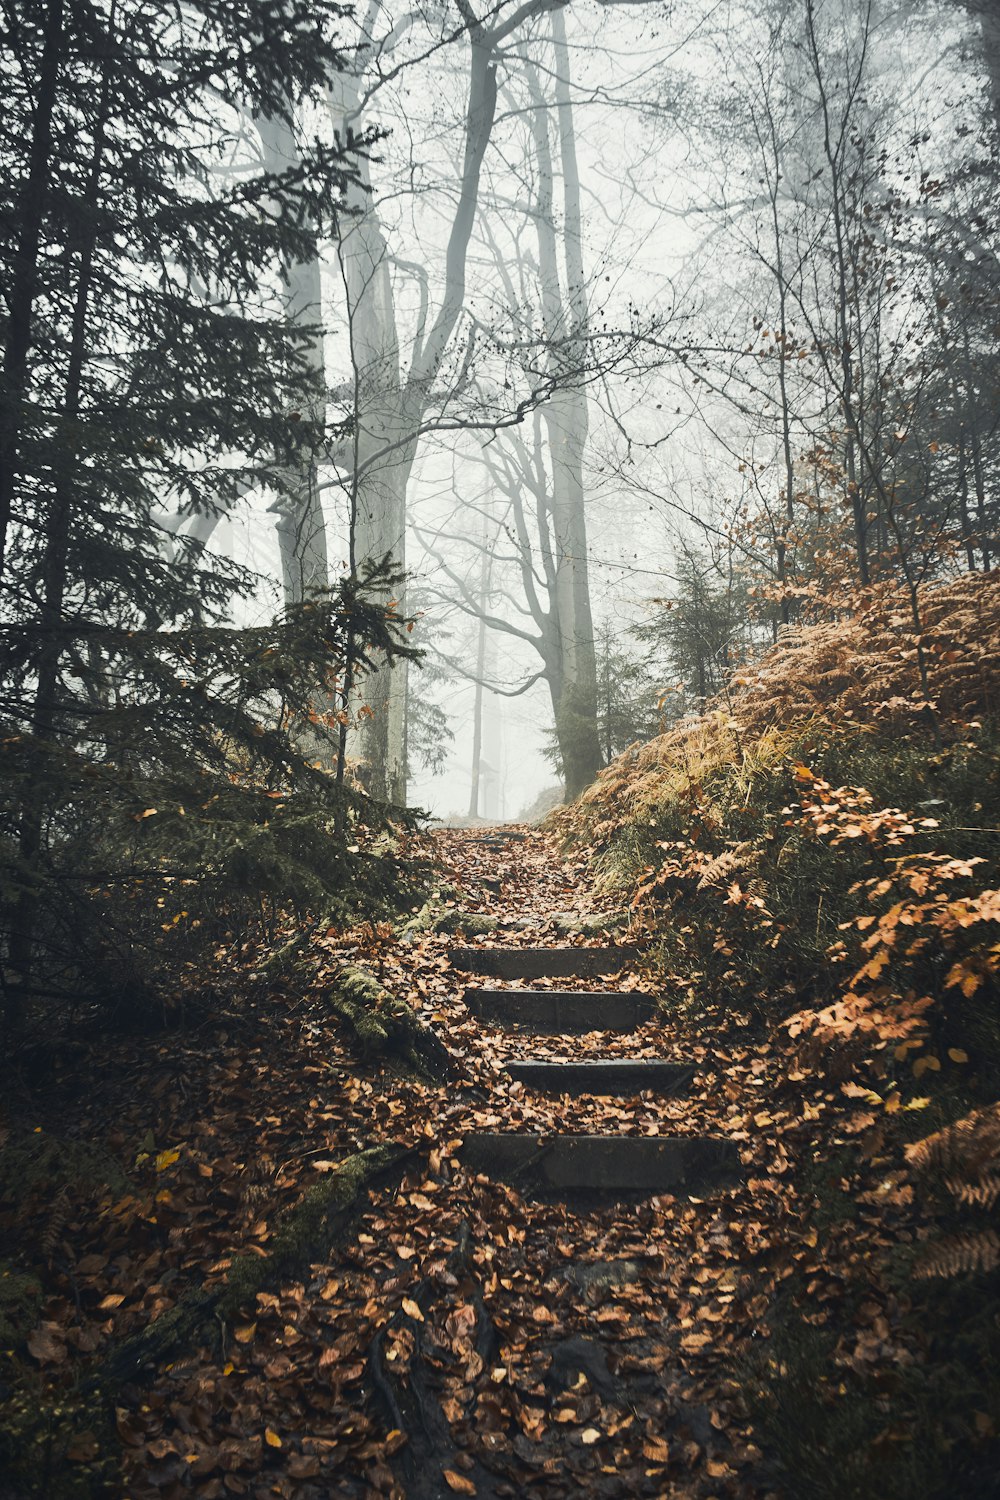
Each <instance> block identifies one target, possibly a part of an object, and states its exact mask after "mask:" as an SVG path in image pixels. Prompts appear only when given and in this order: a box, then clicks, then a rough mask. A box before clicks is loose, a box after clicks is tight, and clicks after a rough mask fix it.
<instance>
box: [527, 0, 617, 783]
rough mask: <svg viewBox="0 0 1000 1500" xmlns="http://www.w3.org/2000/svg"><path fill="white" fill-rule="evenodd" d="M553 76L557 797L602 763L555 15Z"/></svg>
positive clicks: (546, 255) (550, 209)
mask: <svg viewBox="0 0 1000 1500" xmlns="http://www.w3.org/2000/svg"><path fill="white" fill-rule="evenodd" d="M552 34H553V41H554V45H555V73H556V110H555V118H556V128H557V131H558V139H559V153H560V166H561V171H562V186H563V250H564V255H565V265H566V297H565V304H564V300H563V294H562V289H561V284H560V283H561V278H560V274H559V256H558V244H557V236H556V227H555V205H554V192H553V168H552V155H551V148H550V145H549V119H548V112H547V110H546V109H545V108H544V100H543V99H542V97H541V90H540V88H539V86H538V84H537V78H536V79H535V82H534V85H533V87H534V91H535V103H536V108H535V110H534V112H533V117H532V118H533V130H534V136H535V154H536V160H537V163H538V201H537V205H536V208H537V212H536V224H537V229H538V258H539V276H540V280H541V288H542V320H543V324H544V327H545V334H546V338H547V339H548V341H549V344H550V366H551V369H552V372H553V374H554V376H555V377H556V380H557V382H558V386H557V389H556V391H555V393H554V394H553V395H552V396H551V397H550V399H549V400H548V401H547V402H546V404H545V407H544V409H543V415H544V420H545V428H546V435H547V438H548V447H549V456H550V462H551V466H552V499H551V507H550V509H551V531H552V541H553V551H554V554H555V586H554V600H553V603H554V606H555V610H554V613H555V622H556V630H557V638H558V652H559V668H558V671H556V672H553V673H552V674H551V675H550V677H549V685H550V690H551V691H552V694H553V710H554V714H555V723H556V737H557V740H558V744H559V752H560V755H561V758H562V762H563V772H564V775H565V778H566V796H567V797H568V798H573V797H576V796H578V795H579V793H580V792H581V791H583V789H584V787H586V786H588V785H589V784H590V782H591V781H593V779H594V777H595V776H596V775H597V772H598V771H599V770H600V768H601V765H602V764H603V758H602V755H601V742H600V734H599V731H598V723H597V662H596V655H595V649H594V622H593V616H592V612H591V606H590V579H589V574H588V565H587V521H586V510H585V500H586V497H585V489H584V482H583V459H584V451H585V448H586V444H587V435H588V429H589V414H588V409H587V393H586V389H585V386H584V384H583V374H584V371H585V368H586V363H587V358H588V350H587V341H588V333H589V328H588V314H587V301H586V282H585V276H584V269H583V246H582V216H581V209H580V177H579V169H578V166H577V160H576V140H575V134H574V128H573V106H572V100H571V96H570V75H569V49H568V47H567V46H566V33H565V28H564V25H563V18H562V14H561V12H559V11H556V12H554V13H553V16H552Z"/></svg>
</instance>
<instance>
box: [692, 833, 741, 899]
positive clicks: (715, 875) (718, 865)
mask: <svg viewBox="0 0 1000 1500" xmlns="http://www.w3.org/2000/svg"><path fill="white" fill-rule="evenodd" d="M752 854H753V844H751V843H749V842H746V843H743V844H734V846H733V847H732V849H726V850H724V851H723V852H722V854H717V855H716V856H715V858H714V859H710V860H709V861H708V864H707V865H705V867H704V868H703V870H702V872H701V876H700V878H699V880H698V887H697V888H698V890H699V891H703V890H704V889H705V888H706V886H710V885H717V884H718V883H719V881H721V880H723V879H726V878H727V877H728V876H730V875H732V874H733V873H734V872H735V871H736V870H745V869H746V868H747V865H748V864H749V863H750V862H751V859H752Z"/></svg>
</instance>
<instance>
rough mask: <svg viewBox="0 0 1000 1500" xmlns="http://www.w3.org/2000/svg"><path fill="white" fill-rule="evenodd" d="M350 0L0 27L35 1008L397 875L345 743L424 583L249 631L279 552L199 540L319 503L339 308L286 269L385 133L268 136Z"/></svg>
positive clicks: (15, 577)
mask: <svg viewBox="0 0 1000 1500" xmlns="http://www.w3.org/2000/svg"><path fill="white" fill-rule="evenodd" d="M345 14H346V12H345V11H344V10H343V8H342V7H341V6H340V5H338V4H336V3H334V0H318V3H316V4H312V3H310V4H309V5H305V4H303V3H301V0H291V3H289V4H283V5H282V6H281V7H279V8H277V9H276V8H275V7H274V6H273V5H272V4H271V3H270V0H241V3H239V4H236V5H229V4H226V5H223V4H219V3H217V0H196V3H195V5H194V6H193V7H191V8H190V9H189V10H187V11H185V14H184V17H183V18H180V17H179V16H178V15H177V13H176V12H175V11H174V10H173V9H171V8H170V7H169V6H166V5H164V4H161V3H159V0H153V3H151V4H146V3H144V0H124V3H123V4H120V5H117V6H114V7H111V8H108V7H102V6H99V5H98V6H93V5H90V4H84V5H82V6H76V7H65V6H63V5H61V4H53V5H48V4H42V3H40V0H29V3H28V4H26V5H25V6H22V7H20V8H19V10H18V14H17V19H16V22H15V23H14V24H13V26H12V28H11V29H9V30H8V31H7V32H5V34H4V38H3V43H2V45H3V48H4V67H5V77H6V78H8V79H9V88H8V92H7V95H6V98H5V103H6V109H5V112H4V120H3V123H2V125H0V151H2V154H3V158H4V166H5V173H4V182H3V186H2V187H0V213H2V216H3V218H4V221H5V222H6V223H7V224H10V225H14V226H16V231H17V232H16V234H15V235H13V236H8V237H7V238H6V239H5V241H4V245H3V247H2V248H0V276H2V277H3V280H4V283H5V287H7V288H9V294H8V295H7V298H6V305H5V312H4V314H3V316H2V318H0V340H2V343H3V369H4V376H3V386H2V391H0V395H2V411H0V586H2V589H3V600H4V604H3V612H2V615H3V618H2V624H0V684H2V686H0V728H2V734H0V781H2V787H3V791H2V794H0V950H2V952H0V957H2V979H3V985H4V990H5V996H6V1000H7V1014H8V1017H9V1018H10V1019H11V1020H15V1021H16V1020H17V1019H18V1017H19V1015H20V1013H21V1012H22V1011H23V1010H24V1007H25V1005H26V1004H28V1003H35V1001H37V999H38V998H44V997H47V996H53V995H54V996H56V997H63V998H65V997H72V996H75V995H80V994H83V995H86V996H88V997H89V998H92V999H96V1000H107V999H112V1000H116V1001H117V1000H121V999H123V998H125V999H127V998H132V999H134V998H136V997H140V996H146V995H148V994H150V993H151V992H152V990H153V989H154V988H155V986H156V981H157V979H158V978H159V977H160V976H159V975H158V973H157V972H156V970H157V965H156V962H155V961H154V960H155V955H156V954H157V953H158V952H159V951H160V950H164V949H165V948H166V947H169V946H170V945H173V949H172V951H171V952H170V955H169V962H168V963H167V964H166V966H165V967H166V970H167V971H169V968H170V967H171V965H172V966H174V967H175V968H176V967H177V966H178V965H179V963H180V961H181V960H185V961H190V960H191V959H193V957H194V956H195V954H196V952H197V950H198V949H199V946H203V945H205V944H206V943H207V944H211V943H213V942H215V941H217V940H218V939H219V938H220V937H224V936H225V935H226V934H227V933H228V934H232V933H233V932H234V931H236V930H240V929H245V928H246V926H247V924H248V923H250V924H257V925H258V926H259V925H260V924H261V923H262V922H263V923H265V924H267V922H268V921H273V918H274V915H275V913H276V910H277V908H278V906H279V905H280V906H286V905H287V906H289V907H291V908H293V909H295V910H296V911H298V912H302V911H305V910H308V909H312V910H314V911H316V912H317V913H318V914H322V915H327V914H329V913H330V912H331V911H332V910H333V909H334V908H335V907H336V905H337V904H338V903H340V904H341V905H343V906H345V907H347V906H349V905H350V904H351V902H352V901H353V900H356V899H358V898H359V897H363V896H364V895H365V893H366V892H367V893H375V894H378V895H382V894H384V892H385V889H386V888H387V887H388V885H389V884H390V883H391V881H392V877H393V873H394V869H395V861H394V860H393V859H391V858H390V859H388V860H381V859H380V858H378V857H376V856H375V855H374V854H373V853H371V852H368V851H370V850H371V849H372V848H373V847H374V844H375V841H376V840H377V838H378V836H379V834H380V832H381V831H382V830H383V829H384V827H385V825H386V819H387V810H386V809H384V808H380V807H378V806H375V805H373V804H372V803H371V802H370V801H368V800H366V799H365V798H364V797H363V796H362V795H361V794H360V792H359V791H358V789H357V788H355V787H354V786H353V785H352V783H351V782H350V780H349V779H348V778H347V777H346V776H345V775H344V772H343V766H342V761H343V756H342V754H341V753H340V752H342V749H343V731H344V728H345V725H344V723H343V722H342V721H343V719H344V717H345V704H346V701H347V698H348V685H349V684H353V685H356V684H357V683H358V681H359V680H360V679H362V678H363V677H364V675H365V673H366V671H368V670H369V669H370V668H371V667H372V666H373V665H374V664H375V662H376V660H378V661H379V662H380V663H381V662H384V661H385V660H386V659H389V660H391V659H392V658H394V657H398V656H411V657H412V656H415V655H416V654H417V653H415V652H414V650H413V648H412V646H411V644H410V642H409V637H408V635H407V632H406V626H407V623H408V622H407V621H405V620H403V619H400V618H398V617H397V616H396V615H395V613H394V611H393V608H392V606H391V605H390V604H388V603H386V602H385V601H386V600H388V599H389V598H390V597H391V595H392V593H393V592H394V591H395V592H398V586H399V582H400V580H399V579H398V577H397V576H396V574H395V573H394V572H393V570H392V569H390V568H387V567H385V566H382V565H379V566H374V567H372V568H370V569H369V570H368V571H367V573H366V574H365V575H364V576H363V577H349V578H345V579H342V580H341V581H340V582H339V584H338V585H337V586H336V587H335V588H333V589H332V590H330V591H328V592H322V591H315V592H314V593H313V594H311V595H310V596H309V597H308V598H307V600H306V602H304V603H302V604H301V605H298V606H297V607H295V608H290V609H288V610H287V611H286V612H285V614H284V615H282V616H281V618H279V619H278V620H276V621H274V622H273V623H271V624H267V625H263V626H259V627H256V628H253V629H245V630H237V629H234V628H232V626H231V624H230V623H229V622H230V621H231V620H232V618H233V614H234V612H235V611H234V605H235V604H236V602H237V601H238V600H239V599H240V598H241V597H249V596H250V595H251V594H253V592H254V591H255V589H256V587H257V580H256V579H255V578H254V577H253V576H252V575H251V574H249V573H248V572H247V571H246V570H244V569H241V568H240V567H238V566H236V565H235V564H233V563H231V562H227V561H225V560H224V559H223V558H221V557H218V556H214V555H213V554H211V553H210V552H209V551H208V550H207V549H205V548H203V547H202V546H201V545H200V544H199V543H198V542H197V540H195V539H194V538H193V537H192V536H190V535H186V534H185V528H186V527H187V526H188V525H189V524H190V523H197V522H198V521H199V519H203V518H206V517H212V518H214V517H219V516H222V515H224V514H225V513H226V512H227V511H228V510H229V509H231V507H232V506H233V505H234V504H235V503H236V501H237V500H239V499H240V498H241V497H242V496H244V495H245V494H246V493H247V492H248V491H250V490H253V489H262V488H266V489H267V490H268V491H269V492H271V493H272V494H273V495H274V496H275V497H276V501H277V503H278V504H279V505H280V503H281V502H282V501H283V500H285V499H288V498H289V497H291V498H292V499H294V495H295V493H296V486H298V485H300V484H301V473H302V468H303V456H304V455H305V457H306V459H307V460H308V455H309V454H310V453H311V452H312V451H313V449H314V447H315V443H316V434H315V432H314V430H313V428H314V424H313V422H312V421H311V420H306V421H303V420H302V416H303V413H306V414H308V413H310V412H311V411H313V410H314V409H315V406H316V403H317V401H318V400H319V399H320V398H321V390H320V382H319V378H318V376H317V374H316V371H315V368H314V362H313V361H312V360H311V358H310V351H311V346H312V343H313V341H314V338H315V330H314V329H310V328H308V327H305V326H303V325H302V323H301V322H298V321H296V320H295V318H294V317H293V316H292V314H291V313H290V312H289V310H288V307H287V305H286V301H285V299H283V297H282V296H281V294H280V280H279V278H280V276H281V274H282V273H283V270H287V269H288V268H289V267H294V266H295V265H296V264H297V263H300V262H302V261H306V260H310V259H312V258H313V257H314V256H315V254H316V253H317V244H318V240H319V237H320V236H321V234H323V233H324V232H325V231H324V225H325V224H326V223H328V222H329V220H330V219H331V217H333V216H335V215H336V214H338V213H340V212H342V211H343V209H344V199H345V192H346V189H347V186H348V184H349V182H350V180H351V176H352V172H353V156H352V153H353V151H354V149H355V148H356V147H357V146H359V145H361V146H363V145H364V144H365V143H364V142H355V143H352V144H350V145H349V144H348V143H346V142H342V141H339V140H335V141H333V142H332V143H331V144H328V145H324V144H322V143H320V142H313V143H311V144H308V143H301V149H297V150H296V153H295V156H296V159H295V163H294V165H289V166H288V167H287V168H286V169H282V170H279V171H269V170H265V169H264V168H263V167H262V166H261V160H262V159H264V157H266V153H261V152H260V151H259V150H257V149H256V146H255V143H254V141H253V133H254V128H255V127H254V121H255V120H267V121H269V122H270V124H271V125H272V126H275V127H280V128H281V129H282V130H284V131H286V132H287V133H289V134H290V136H291V137H292V138H294V132H295V128H296V127H295V121H296V118H297V117H298V115H299V113H300V112H301V109H302V107H303V106H304V105H305V104H306V103H307V102H308V101H309V100H310V99H319V98H321V96H322V91H323V89H325V88H326V86H327V85H328V82H329V78H330V76H331V74H332V73H334V72H335V71H336V70H337V68H338V66H339V62H340V57H339V53H338V50H337V46H336V41H335V33H336V31H337V28H338V25H339V23H340V22H341V21H342V19H343V17H344V15H345ZM257 144H259V143H257ZM244 157H245V158H246V159H245V160H244V159H243V158H244ZM234 169H235V170H234ZM171 513H173V520H172V523H171V524H170V526H169V527H168V526H167V524H166V519H165V518H166V517H167V516H168V515H170V514H171ZM4 549H5V550H4ZM338 757H339V760H340V763H341V770H340V774H339V775H335V774H333V773H331V771H330V767H331V766H333V765H335V764H336V763H337V762H338ZM178 942H180V943H181V945H182V946H181V947H180V948H179V949H178V947H177V944H178Z"/></svg>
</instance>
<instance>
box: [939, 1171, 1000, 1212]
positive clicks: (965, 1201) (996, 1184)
mask: <svg viewBox="0 0 1000 1500" xmlns="http://www.w3.org/2000/svg"><path fill="white" fill-rule="evenodd" d="M944 1185H945V1187H946V1188H947V1189H948V1191H949V1193H951V1195H952V1197H953V1198H955V1199H957V1201H958V1202H959V1203H961V1205H962V1207H963V1208H984V1209H986V1210H989V1209H991V1208H992V1207H993V1205H994V1204H995V1203H996V1201H997V1199H998V1198H1000V1176H997V1175H996V1173H989V1174H988V1175H986V1176H984V1177H980V1179H979V1181H978V1182H964V1181H962V1179H961V1178H956V1177H946V1178H945V1180H944Z"/></svg>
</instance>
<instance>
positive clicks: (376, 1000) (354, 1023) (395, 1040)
mask: <svg viewBox="0 0 1000 1500" xmlns="http://www.w3.org/2000/svg"><path fill="white" fill-rule="evenodd" d="M330 1001H331V1004H332V1006H333V1008H334V1010H335V1011H336V1013H337V1015H338V1016H339V1017H340V1019H341V1020H342V1021H343V1022H344V1023H345V1024H346V1025H347V1026H349V1027H350V1029H351V1031H352V1033H353V1035H354V1039H355V1041H356V1042H357V1044H358V1048H359V1050H360V1052H361V1054H362V1056H364V1057H369V1058H371V1057H386V1056H394V1057H398V1058H400V1059H402V1060H403V1061H404V1062H406V1063H408V1064H409V1065H410V1066H411V1067H412V1068H415V1069H416V1070H417V1072H419V1073H422V1074H424V1075H425V1076H426V1075H432V1076H437V1075H438V1074H440V1073H441V1072H443V1071H444V1070H445V1069H446V1068H447V1066H448V1051H447V1048H446V1047H445V1046H444V1044H443V1043H442V1042H441V1040H440V1038H439V1037H438V1036H437V1035H436V1034H435V1033H434V1032H433V1031H431V1029H430V1028H429V1027H427V1026H425V1025H424V1024H423V1023H422V1022H421V1020H420V1019H419V1017H418V1016H417V1015H415V1013H414V1012H413V1010H412V1009H411V1007H410V1006H409V1005H408V1004H407V1003H406V1001H405V1000H401V999H399V998H398V996H395V995H391V994H390V993H389V991H388V990H386V989H384V988H383V986H382V985H381V984H379V982H378V980H377V979H375V978H374V976H373V975H371V974H369V973H368V972H367V970H365V969H360V968H357V967H355V966H353V965H345V967H344V968H342V969H341V970H340V972H339V974H338V976H337V979H336V982H335V984H334V986H333V989H332V990H331V992H330Z"/></svg>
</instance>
